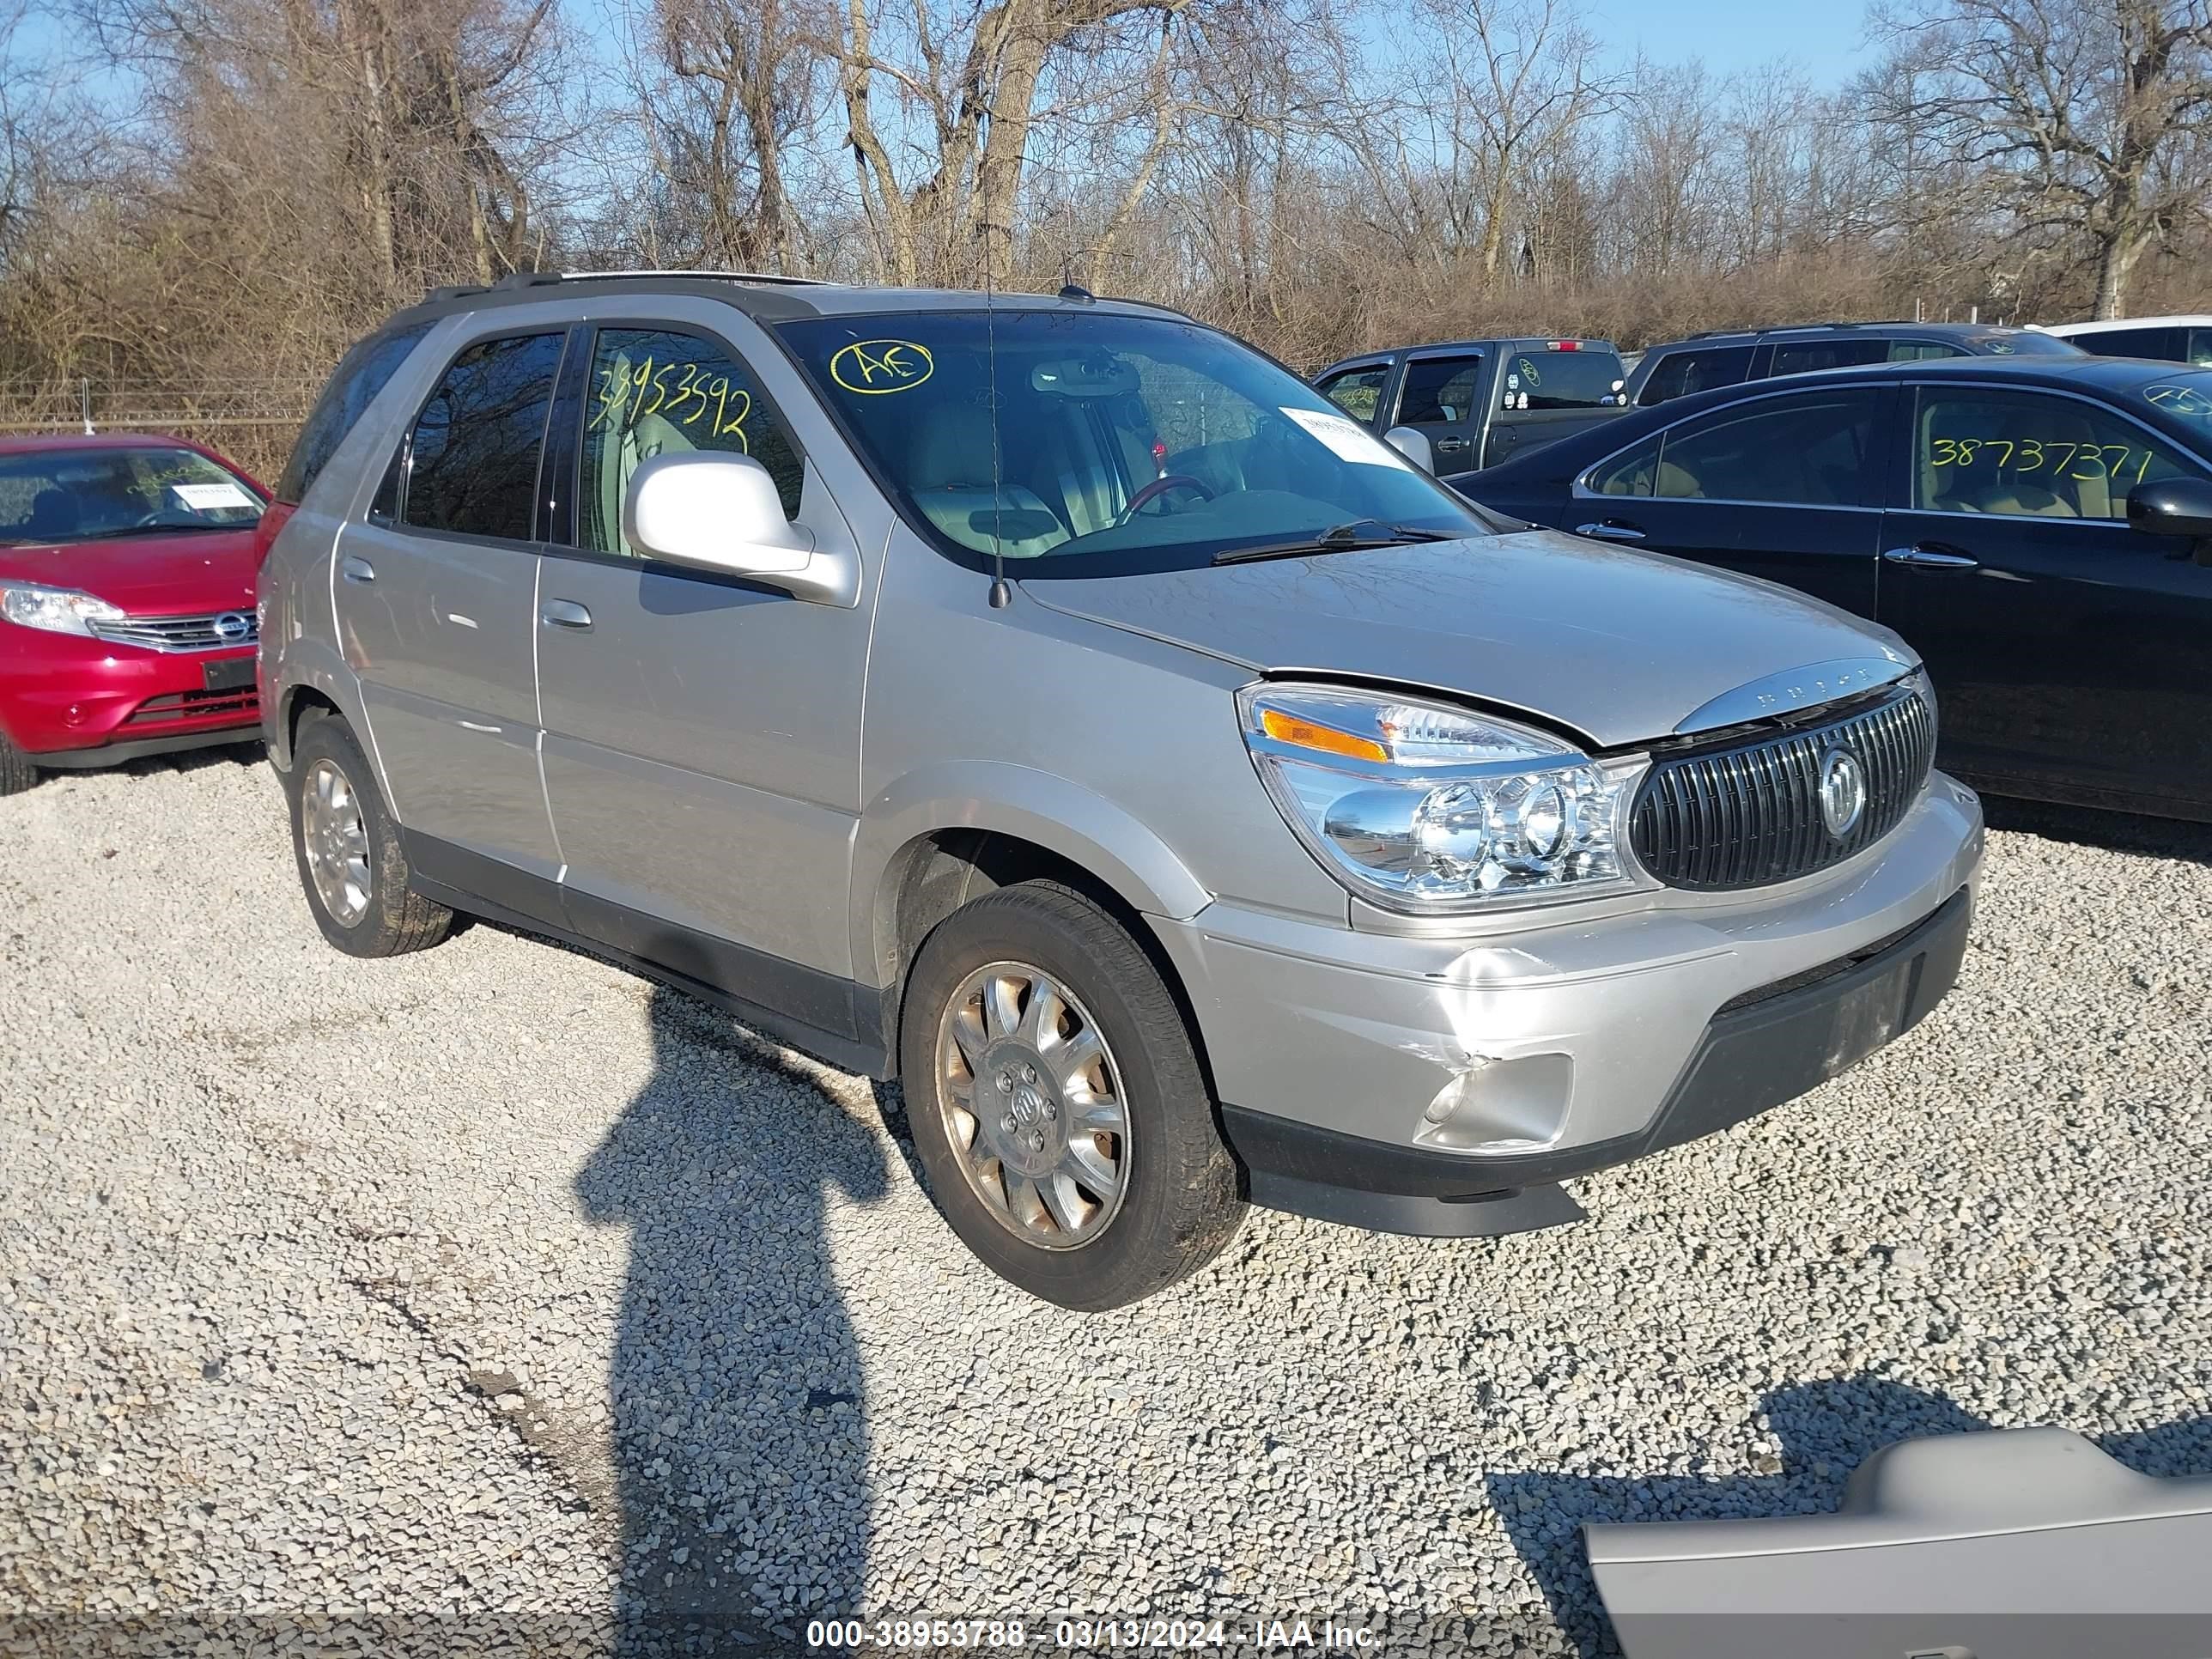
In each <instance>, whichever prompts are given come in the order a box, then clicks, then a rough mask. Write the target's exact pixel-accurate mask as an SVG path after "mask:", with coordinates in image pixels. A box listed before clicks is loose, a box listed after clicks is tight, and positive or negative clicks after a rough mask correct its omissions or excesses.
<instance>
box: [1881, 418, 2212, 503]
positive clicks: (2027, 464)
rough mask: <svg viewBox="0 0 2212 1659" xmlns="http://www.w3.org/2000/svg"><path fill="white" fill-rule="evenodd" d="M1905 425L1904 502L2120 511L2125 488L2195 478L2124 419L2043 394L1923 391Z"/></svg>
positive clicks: (2175, 457)
mask: <svg viewBox="0 0 2212 1659" xmlns="http://www.w3.org/2000/svg"><path fill="white" fill-rule="evenodd" d="M1919 404H1920V406H1919V410H1918V413H1917V417H1916V419H1915V420H1914V422H1913V429H1912V456H1913V465H1912V497H1913V505H1914V506H1915V507H1919V508H1921V509H1922V510H1923V511H1927V512H1934V513H2003V514H2006V515H2008V516H2011V517H2029V518H2040V519H2099V520H2107V521H2109V520H2116V519H2125V518H2126V517H2127V515H2128V492H2129V491H2130V490H2131V489H2135V488H2136V486H2137V485H2139V484H2144V483H2156V482H2157V481H2158V480H2160V479H2161V478H2173V477H2193V476H2195V469H2194V468H2191V467H2190V466H2188V465H2185V463H2184V462H2183V461H2182V459H2180V457H2179V454H2178V453H2176V452H2175V451H2173V450H2172V449H2170V448H2168V447H2166V445H2165V444H2163V443H2161V442H2160V441H2158V440H2157V439H2156V438H2154V437H2153V436H2152V435H2150V434H2149V433H2148V432H2146V431H2144V430H2143V428H2141V427H2139V426H2137V425H2136V424H2135V423H2134V422H2131V421H2126V420H2123V419H2121V418H2120V416H2118V415H2116V414H2114V413H2112V411H2111V410H2106V409H2102V408H2100V407H2099V406H2098V405H2096V404H2087V403H2083V402H2081V400H2080V399H2078V398H2064V397H2058V396H2055V395H2052V394H2050V393H2045V392H2011V391H1997V390H1994V389H1987V390H1985V389H1984V388H1981V387H1978V386H1974V387H1961V388H1960V389H1958V390H1955V391H1954V390H1951V389H1949V388H1945V389H1943V390H1942V391H1937V390H1935V389H1933V388H1930V387H1923V388H1922V389H1921V392H1920V394H1919Z"/></svg>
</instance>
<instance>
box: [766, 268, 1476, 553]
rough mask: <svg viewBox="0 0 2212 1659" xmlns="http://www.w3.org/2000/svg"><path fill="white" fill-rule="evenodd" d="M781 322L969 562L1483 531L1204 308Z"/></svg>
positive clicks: (847, 415)
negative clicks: (1204, 315)
mask: <svg viewBox="0 0 2212 1659" xmlns="http://www.w3.org/2000/svg"><path fill="white" fill-rule="evenodd" d="M781 331H782V334H783V337H784V338H785V340H786V341H787V343H789V344H790V345H791V347H792V349H793V350H794V352H795V353H796V354H797V356H798V357H799V362H801V363H802V364H803V365H804V366H805V369H806V371H807V373H808V374H809V375H810V376H811V379H812V380H813V381H814V384H815V385H816V386H817V387H819V388H820V390H821V393H822V396H823V399H824V400H825V401H826V402H827V403H828V404H829V405H830V407H831V408H832V409H833V410H835V411H836V413H837V414H838V415H839V416H841V417H842V422H843V424H844V426H845V428H846V429H847V431H848V433H850V434H851V435H852V436H853V437H854V440H855V441H857V442H858V443H859V445H860V447H861V448H862V449H863V450H864V451H865V452H866V455H867V458H868V459H869V460H870V461H871V462H872V464H873V465H874V468H875V470H876V472H877V474H878V477H881V478H883V479H884V480H885V481H886V482H887V483H890V485H891V486H892V488H893V489H894V490H895V491H896V494H897V495H898V497H899V500H900V502H901V505H902V507H903V508H904V509H905V511H906V513H907V517H908V520H910V521H911V522H912V523H913V524H915V526H917V527H918V528H920V529H921V530H922V531H924V532H926V533H927V535H928V536H929V537H930V538H931V539H932V540H933V541H934V542H935V543H936V544H938V545H939V547H940V548H942V549H943V550H945V551H947V552H949V553H951V554H952V555H953V556H955V557H957V558H959V559H960V560H962V561H963V562H965V563H969V564H974V565H976V566H978V567H979V568H981V567H982V566H985V565H987V563H988V561H989V558H990V556H991V553H992V551H993V550H994V545H995V546H996V548H997V549H998V550H1000V551H1002V552H1003V553H1004V554H1005V556H1006V558H1007V559H1008V560H1010V561H1011V560H1017V559H1018V560H1022V561H1024V562H1025V563H1024V568H1022V570H1021V572H1020V574H1023V575H1024V576H1039V575H1050V576H1095V575H1105V574H1119V573H1121V572H1125V571H1139V570H1160V569H1174V568H1185V567H1188V566H1194V565H1201V564H1205V563H1206V562H1209V561H1210V560H1211V559H1212V557H1213V556H1215V555H1216V554H1218V553H1222V552H1225V551H1230V550H1237V549H1240V548H1256V547H1261V546H1273V545H1275V544H1283V543H1294V542H1297V541H1300V540H1304V539H1310V538H1315V537H1318V536H1320V535H1322V533H1323V532H1328V531H1330V530H1334V529H1338V528H1339V527H1340V526H1356V533H1357V535H1358V537H1359V538H1362V539H1365V538H1385V537H1388V536H1389V535H1391V534H1392V533H1393V532H1394V529H1395V530H1398V531H1413V532H1427V533H1429V534H1431V535H1443V536H1479V535H1484V534H1487V533H1488V532H1487V531H1486V529H1485V528H1484V526H1483V525H1482V524H1481V522H1480V520H1477V519H1476V518H1475V517H1474V515H1473V513H1471V512H1470V511H1469V510H1468V508H1467V507H1465V506H1464V505H1462V504H1461V503H1460V502H1459V501H1457V500H1456V499H1455V497H1454V496H1453V495H1451V494H1450V492H1449V491H1448V490H1446V489H1444V488H1443V486H1442V485H1440V484H1438V483H1437V482H1436V481H1435V480H1434V479H1432V478H1431V477H1428V476H1427V475H1426V474H1425V473H1423V472H1421V471H1418V470H1417V469H1415V468H1414V467H1413V466H1412V465H1408V464H1407V462H1405V461H1404V460H1403V459H1402V458H1401V457H1400V456H1399V454H1398V453H1397V452H1396V451H1395V450H1394V449H1391V448H1389V447H1387V446H1385V445H1384V444H1383V443H1382V442H1381V441H1379V440H1377V439H1376V438H1375V437H1374V436H1373V435H1370V433H1368V432H1367V431H1366V430H1365V428H1363V427H1361V426H1360V425H1359V424H1358V422H1354V421H1352V420H1351V419H1349V418H1347V417H1346V415H1345V414H1344V412H1343V411H1342V410H1339V409H1338V408H1336V407H1335V406H1334V404H1330V403H1329V402H1328V400H1327V399H1326V398H1323V397H1322V396H1321V394H1320V393H1318V392H1315V391H1314V390H1313V389H1312V388H1311V387H1310V386H1307V385H1305V384H1304V382H1303V381H1301V380H1298V379H1297V377H1296V376H1294V375H1292V374H1289V373H1287V372H1286V371H1285V370H1283V369H1281V368H1277V367H1276V366H1275V365H1274V364H1273V363H1271V362H1268V361H1267V359H1266V358H1264V357H1262V356H1260V355H1259V354H1258V353H1257V352H1255V351H1253V350H1250V349H1248V348H1247V347H1244V346H1241V345H1239V344H1237V343H1236V342H1235V341H1233V340H1231V339H1230V338H1229V337H1227V336H1225V335H1222V334H1218V333H1216V332H1215V331H1213V330H1212V329H1209V328H1203V327H1200V325H1197V324H1195V323H1187V322H1177V321H1174V320H1172V319H1165V318H1155V317H1133V316H1124V315H1116V314H1114V313H1101V312H1091V311H1079V310H1076V309H1074V308H1073V307H1066V308H1061V309H1056V310H1042V309H1036V308H1030V307H1007V308H1006V309H1003V310H1000V311H998V312H997V313H994V314H991V315H988V316H987V315H986V313H983V312H982V311H980V310H978V311H960V312H913V313H902V314H899V315H895V316H872V317H832V318H821V319H811V320H808V321H805V322H793V323H786V324H783V325H781ZM994 349H995V358H994ZM994 368H995V373H994Z"/></svg>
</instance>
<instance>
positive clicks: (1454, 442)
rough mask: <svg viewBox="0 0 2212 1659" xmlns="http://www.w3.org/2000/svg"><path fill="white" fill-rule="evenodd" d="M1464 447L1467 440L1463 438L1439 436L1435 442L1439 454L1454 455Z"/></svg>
mask: <svg viewBox="0 0 2212 1659" xmlns="http://www.w3.org/2000/svg"><path fill="white" fill-rule="evenodd" d="M1466 447H1467V440H1466V439H1464V438H1439V439H1437V442H1436V451H1437V454H1439V455H1456V454H1458V453H1461V452H1462V450H1464V449H1465V448H1466Z"/></svg>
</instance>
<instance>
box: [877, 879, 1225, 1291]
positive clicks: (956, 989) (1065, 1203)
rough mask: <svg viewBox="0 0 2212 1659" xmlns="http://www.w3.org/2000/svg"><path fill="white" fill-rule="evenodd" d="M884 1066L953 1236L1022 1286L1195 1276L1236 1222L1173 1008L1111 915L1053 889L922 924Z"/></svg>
mask: <svg viewBox="0 0 2212 1659" xmlns="http://www.w3.org/2000/svg"><path fill="white" fill-rule="evenodd" d="M904 1010H905V1012H904V1015H903V1018H902V1023H901V1042H900V1074H901V1076H902V1078H903V1079H904V1080H905V1088H906V1095H907V1102H908V1113H907V1115H908V1125H909V1127H910V1128H911V1129H912V1131H913V1133H914V1139H915V1149H916V1151H917V1152H919V1153H920V1155H921V1161H922V1164H923V1167H924V1168H925V1169H926V1170H927V1171H928V1173H929V1178H930V1184H931V1186H932V1187H933V1188H934V1190H935V1193H936V1195H937V1200H938V1203H939V1207H940V1208H942V1210H943V1211H944V1212H945V1219H946V1220H947V1221H949V1222H950V1223H951V1225H952V1229H953V1231H955V1232H957V1233H958V1234H959V1235H960V1237H961V1238H962V1240H963V1242H964V1243H966V1244H967V1245H968V1247H969V1249H972V1250H974V1251H975V1254H976V1255H978V1256H980V1257H981V1258H982V1260H983V1261H984V1262H985V1264H986V1265H987V1266H988V1267H991V1268H992V1270H993V1271H994V1272H995V1273H999V1274H1000V1276H1001V1277H1002V1278H1005V1279H1009V1280H1011V1281H1012V1283H1014V1284H1016V1285H1019V1286H1020V1287H1021V1288H1022V1289H1024V1290H1025V1291H1029V1292H1030V1294H1031V1295H1033V1296H1038V1297H1043V1298H1044V1299H1045V1300H1047V1301H1048V1302H1056V1303H1058V1304H1060V1305H1061V1306H1062V1307H1066V1308H1076V1309H1081V1310H1089V1311H1097V1310H1103V1309H1107V1308H1116V1307H1120V1306H1121V1305H1123V1304H1127V1303H1130V1302H1134V1301H1136V1300H1138V1299H1139V1297H1146V1296H1149V1295H1151V1294H1152V1292H1153V1291H1158V1290H1163V1289H1164V1288H1166V1287H1167V1286H1168V1285H1171V1284H1173V1283H1175V1282H1176V1280H1177V1279H1182V1278H1183V1277H1184V1276H1185V1275H1187V1274H1188V1273H1194V1272H1195V1271H1196V1270H1197V1269H1198V1268H1200V1267H1203V1266H1204V1265H1205V1264H1206V1262H1207V1261H1210V1260H1212V1257H1213V1256H1214V1255H1216V1254H1217V1253H1218V1251H1219V1250H1220V1249H1221V1248H1222V1246H1224V1245H1225V1244H1226V1243H1228V1242H1229V1240H1230V1238H1231V1237H1232V1236H1233V1235H1234V1234H1235V1232H1236V1231H1237V1224H1238V1223H1239V1222H1240V1221H1242V1220H1243V1214H1244V1205H1243V1200H1242V1199H1241V1198H1240V1197H1239V1196H1238V1194H1237V1171H1236V1165H1235V1164H1234V1162H1233V1161H1232V1160H1231V1158H1230V1156H1229V1152H1228V1149H1227V1148H1226V1147H1225V1146H1223V1145H1222V1142H1221V1138H1220V1135H1219V1134H1218V1132H1217V1131H1216V1129H1215V1127H1214V1119H1213V1103H1212V1097H1210V1095H1209V1094H1208V1092H1207V1090H1206V1079H1205V1074H1204V1073H1203V1072H1202V1070H1201V1069H1200V1066H1199V1063H1198V1056H1197V1053H1196V1050H1195V1048H1194V1045H1193V1043H1192V1042H1191V1037H1190V1032H1189V1030H1188V1027H1187V1026H1186V1025H1185V1024H1184V1021H1183V1018H1182V1011H1181V1010H1180V1009H1179V1008H1178V1007H1177V1006H1176V1001H1175V999H1174V998H1173V997H1172V996H1171V995H1170V994H1169V992H1168V988H1167V987H1166V985H1165V984H1164V982H1163V981H1162V980H1161V978H1160V975H1159V973H1158V969H1155V968H1154V967H1153V966H1152V962H1151V960H1150V958H1148V957H1146V955H1145V953H1144V951H1142V950H1141V949H1139V946H1138V945H1137V943H1136V941H1135V940H1133V939H1131V938H1130V937H1129V935H1128V933H1127V932H1125V931H1124V930H1123V929H1122V928H1121V926H1120V924H1118V923H1117V922H1115V921H1114V919H1113V918H1112V917H1111V916H1109V915H1107V914H1106V913H1105V912H1104V911H1103V910H1102V909H1100V908H1098V907H1097V905H1096V904H1093V903H1092V902H1091V901H1090V900H1089V899H1086V898H1085V897H1084V896H1081V895H1080V894H1079V893H1076V892H1075V891H1073V890H1071V889H1069V888H1066V887H1064V886H1061V885H1060V884H1057V883H1053V882H1042V881H1035V882H1023V883H1020V884H1017V885H1015V886H1012V887H1006V888H1001V889H1000V890H998V891H997V892H994V893H991V894H988V895H987V896H984V897H983V898H981V899H978V900H976V901H975V902H974V903H972V904H969V905H968V906H966V907H965V908H962V909H960V910H958V911H957V912H955V913H954V914H953V915H951V916H950V917H949V918H947V919H946V920H945V921H944V922H943V923H941V924H940V925H939V927H938V928H937V929H936V930H935V931H934V932H933V933H931V934H930V936H929V938H928V939H927V940H926V941H925V942H924V944H923V945H922V948H921V952H920V954H919V955H918V956H917V957H916V958H915V964H914V970H913V973H912V975H910V976H909V978H908V988H907V994H906V1000H905V1003H904Z"/></svg>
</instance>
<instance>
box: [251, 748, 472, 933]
mask: <svg viewBox="0 0 2212 1659" xmlns="http://www.w3.org/2000/svg"><path fill="white" fill-rule="evenodd" d="M318 763H326V764H328V765H331V766H334V767H336V768H337V770H338V772H339V773H340V774H341V775H343V779H344V781H345V785H346V787H347V788H348V789H349V790H350V791H351V793H352V798H353V801H354V804H355V805H356V809H357V810H358V811H359V813H360V815H361V824H362V831H363V834H364V836H365V838H366V841H367V843H368V902H367V904H366V905H365V906H364V907H363V908H362V911H361V914H360V915H357V916H356V917H353V918H351V919H350V920H341V919H340V918H339V917H338V916H337V915H333V914H332V913H331V908H330V906H329V905H328V904H327V903H326V902H325V900H324V897H323V895H322V892H321V890H320V889H319V888H318V887H317V885H316V884H315V876H314V872H313V869H312V868H311V867H310V866H309V865H308V861H307V836H306V832H305V829H304V828H303V825H302V815H303V801H304V798H305V794H306V791H307V781H308V779H309V777H310V775H312V774H313V772H314V771H315V769H316V768H317V765H318ZM284 798H285V799H286V801H287V802H288V803H289V805H290V806H291V809H292V856H293V860H294V861H295V863H296V864H297V865H298V866H299V871H300V886H301V890H303V891H305V892H306V894H307V908H308V910H309V911H310V912H311V913H312V914H313V916H314V918H315V926H316V927H319V928H321V929H322V931H323V937H324V938H325V939H328V940H329V941H330V942H331V944H333V945H337V948H338V949H339V950H341V951H344V952H345V953H346V954H347V955H348V956H350V957H399V956H405V955H406V954H407V953H408V952H409V951H425V950H428V948H429V947H430V946H431V945H435V944H437V943H438V942H439V941H440V940H441V939H444V938H445V937H446V934H447V932H448V931H449V930H450V929H451V928H452V927H453V912H452V911H451V910H449V909H447V908H446V907H445V906H444V905H442V904H440V903H437V902H435V901H434V900H431V899H427V898H424V897H423V896H422V894H420V893H418V892H416V891H415V890H414V889H413V888H412V887H411V886H410V884H409V874H408V869H407V855H406V854H405V853H404V851H402V850H401V848H400V843H399V834H398V829H397V827H396V826H395V825H394V824H393V823H392V815H391V814H390V813H389V812H387V811H385V808H384V797H383V796H382V795H381V794H380V793H378V791H377V787H376V775H375V774H374V772H372V771H371V770H370V769H369V765H368V757H367V756H366V755H364V754H362V750H361V744H360V742H359V740H358V739H356V738H355V736H354V734H353V728H352V727H351V726H348V725H347V724H346V723H345V721H344V720H342V719H340V718H338V717H337V716H336V715H334V714H325V713H323V712H321V711H319V710H310V711H309V712H308V714H307V716H306V717H305V718H304V719H303V720H301V724H300V732H299V736H298V737H297V738H295V741H294V743H293V744H292V769H291V770H290V771H289V773H287V774H285V776H284Z"/></svg>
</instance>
